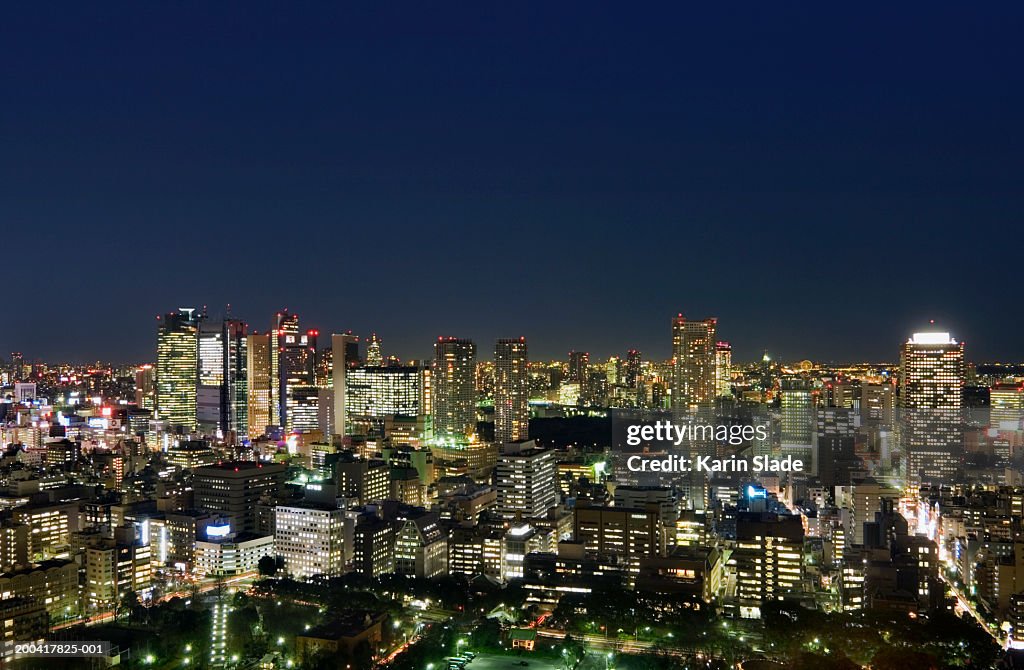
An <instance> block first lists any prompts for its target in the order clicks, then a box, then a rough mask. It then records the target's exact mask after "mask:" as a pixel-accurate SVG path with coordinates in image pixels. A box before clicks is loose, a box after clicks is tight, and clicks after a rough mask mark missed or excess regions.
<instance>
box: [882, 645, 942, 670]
mask: <svg viewBox="0 0 1024 670" xmlns="http://www.w3.org/2000/svg"><path fill="white" fill-rule="evenodd" d="M871 667H872V668H873V670H907V668H920V670H938V669H939V662H938V660H937V659H936V658H935V657H934V656H932V655H931V654H927V653H925V652H923V651H914V650H912V649H901V648H896V647H889V648H888V649H882V650H881V651H879V652H878V653H877V654H875V655H874V657H873V658H872V659H871Z"/></svg>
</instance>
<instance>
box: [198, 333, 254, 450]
mask: <svg viewBox="0 0 1024 670" xmlns="http://www.w3.org/2000/svg"><path fill="white" fill-rule="evenodd" d="M245 331H246V326H245V324H244V323H243V322H241V321H236V320H232V319H224V320H223V321H222V322H204V323H203V324H202V325H200V327H199V382H198V383H199V386H198V388H197V400H196V418H197V421H198V424H199V425H200V427H202V428H203V429H204V430H207V431H209V432H211V433H213V432H217V431H220V432H221V433H222V434H227V433H228V432H233V433H234V434H235V435H247V434H248V430H249V421H248V416H249V402H248V398H249V389H248V382H247V377H248V375H247V372H246V371H247V370H248V360H247V355H246V352H247V350H248V342H247V341H246V337H245Z"/></svg>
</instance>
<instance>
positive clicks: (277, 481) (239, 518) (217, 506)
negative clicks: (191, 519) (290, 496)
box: [192, 461, 287, 533]
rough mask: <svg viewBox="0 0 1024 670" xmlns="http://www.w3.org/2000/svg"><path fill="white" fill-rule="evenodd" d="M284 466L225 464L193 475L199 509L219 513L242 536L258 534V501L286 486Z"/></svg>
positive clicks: (274, 464) (208, 467)
mask: <svg viewBox="0 0 1024 670" xmlns="http://www.w3.org/2000/svg"><path fill="white" fill-rule="evenodd" d="M286 470H287V468H285V466H284V465H280V464H278V463H256V462H252V461H234V462H225V463H220V464H218V465H209V466H204V467H199V468H196V469H195V470H194V471H193V473H192V488H193V489H194V490H195V503H196V507H199V508H201V509H205V510H209V511H211V512H217V513H219V514H221V515H223V516H225V517H227V518H228V520H229V521H230V522H231V527H232V528H233V529H235V531H236V532H239V533H252V532H256V511H255V508H256V502H257V501H258V500H259V499H260V497H261V496H264V495H270V496H273V495H275V494H277V493H278V492H279V491H280V489H281V487H282V486H284V480H285V471H286Z"/></svg>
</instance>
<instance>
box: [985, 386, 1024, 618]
mask: <svg viewBox="0 0 1024 670" xmlns="http://www.w3.org/2000/svg"><path fill="white" fill-rule="evenodd" d="M989 401H990V407H991V410H990V411H991V414H990V417H989V425H990V426H991V427H992V429H993V430H998V431H1018V430H1020V429H1021V416H1022V415H1024V385H1022V384H1019V383H1014V384H1009V383H1001V384H993V385H992V388H991V390H990V391H989ZM1021 633H1024V631H1021Z"/></svg>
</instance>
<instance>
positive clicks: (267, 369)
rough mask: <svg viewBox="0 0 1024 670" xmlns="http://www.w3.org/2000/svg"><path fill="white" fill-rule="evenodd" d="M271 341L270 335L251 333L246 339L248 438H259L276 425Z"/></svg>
mask: <svg viewBox="0 0 1024 670" xmlns="http://www.w3.org/2000/svg"><path fill="white" fill-rule="evenodd" d="M271 339H272V336H271V334H270V333H265V334H263V335H260V334H259V333H253V334H251V335H249V337H248V342H247V346H246V356H247V358H248V364H247V366H246V367H247V370H248V380H247V381H248V386H249V422H248V423H249V437H259V436H260V435H263V433H264V432H265V431H266V430H267V426H276V425H278V418H277V411H278V409H277V406H276V405H275V404H274V402H273V395H274V394H273V392H272V389H273V387H274V385H275V380H274V378H273V376H272V375H271V366H270V358H271V356H270V351H271V349H272V348H273V345H272V343H271Z"/></svg>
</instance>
